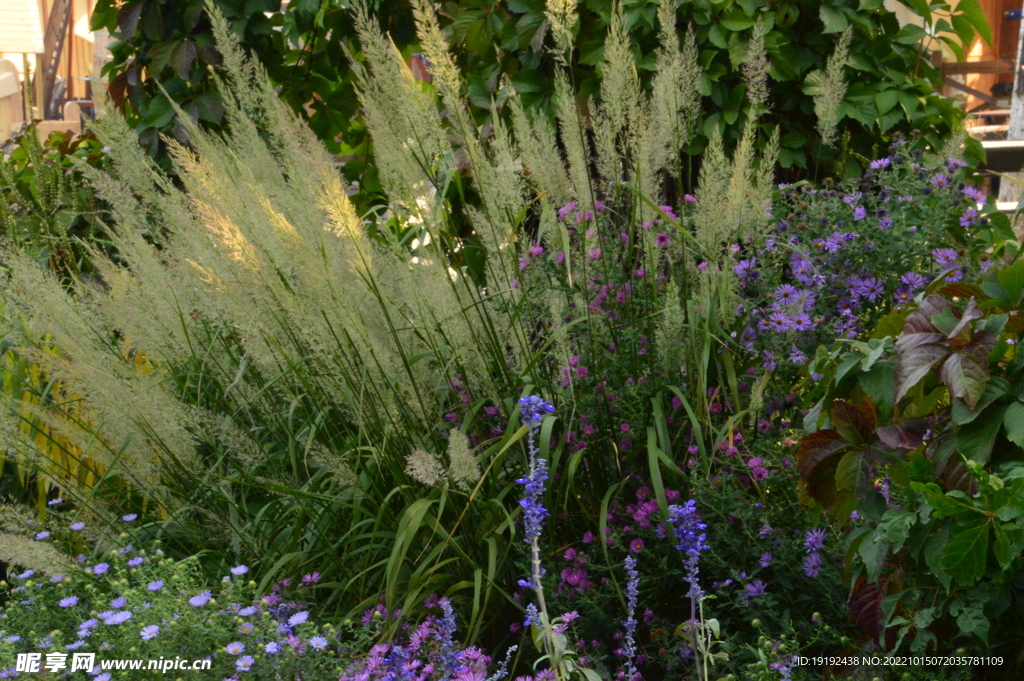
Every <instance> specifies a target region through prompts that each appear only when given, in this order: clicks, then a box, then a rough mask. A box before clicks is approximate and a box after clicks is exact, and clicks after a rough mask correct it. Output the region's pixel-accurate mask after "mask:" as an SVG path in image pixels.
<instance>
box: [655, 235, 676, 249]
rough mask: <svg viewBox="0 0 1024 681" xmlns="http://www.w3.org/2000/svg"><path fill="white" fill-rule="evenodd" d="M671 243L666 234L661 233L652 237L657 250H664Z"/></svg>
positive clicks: (670, 238)
mask: <svg viewBox="0 0 1024 681" xmlns="http://www.w3.org/2000/svg"><path fill="white" fill-rule="evenodd" d="M670 243H672V237H670V236H669V235H668V233H667V232H662V233H661V234H659V235H658V236H656V237H654V245H655V246H657V247H658V248H665V247H666V246H668V245H669V244H670Z"/></svg>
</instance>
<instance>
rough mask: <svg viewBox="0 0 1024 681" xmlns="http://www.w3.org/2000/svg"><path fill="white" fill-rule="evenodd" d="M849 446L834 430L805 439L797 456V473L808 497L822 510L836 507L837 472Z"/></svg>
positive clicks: (820, 431) (812, 434)
mask: <svg viewBox="0 0 1024 681" xmlns="http://www.w3.org/2000/svg"><path fill="white" fill-rule="evenodd" d="M849 450H850V445H849V443H847V442H846V441H845V440H844V439H843V438H842V436H840V434H839V433H838V432H837V431H835V430H831V429H829V430H819V431H817V432H815V433H810V434H809V435H805V436H804V438H803V439H802V440H801V441H800V449H799V451H798V452H797V470H798V472H799V473H800V480H801V482H802V483H803V488H804V490H805V491H806V492H807V494H808V495H809V496H810V497H811V498H812V499H814V500H815V501H817V502H818V503H819V504H821V505H822V506H824V507H825V508H832V506H833V505H834V504H835V501H836V496H837V490H836V468H837V467H838V466H839V461H840V459H842V457H843V455H844V454H845V453H846V452H848V451H849Z"/></svg>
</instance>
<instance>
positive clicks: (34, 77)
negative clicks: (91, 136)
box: [0, 0, 106, 142]
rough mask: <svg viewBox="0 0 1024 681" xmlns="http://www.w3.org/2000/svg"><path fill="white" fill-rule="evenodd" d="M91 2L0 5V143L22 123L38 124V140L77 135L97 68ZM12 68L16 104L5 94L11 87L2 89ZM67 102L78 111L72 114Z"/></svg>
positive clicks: (21, 0)
mask: <svg viewBox="0 0 1024 681" xmlns="http://www.w3.org/2000/svg"><path fill="white" fill-rule="evenodd" d="M94 2H95V0H0V63H5V64H7V65H8V66H5V67H3V68H0V92H2V93H5V94H4V95H0V142H2V141H3V140H4V139H6V138H7V137H8V136H9V134H10V132H11V131H12V130H16V129H18V128H20V125H21V122H22V121H24V120H39V121H42V122H41V123H40V125H39V130H40V134H49V131H50V130H51V129H53V130H72V131H75V132H79V131H81V118H80V114H81V113H82V112H83V111H84V112H87V113H88V114H89V115H91V114H92V111H93V107H92V95H93V92H92V80H91V77H92V76H93V74H94V72H95V65H96V64H97V62H98V60H97V59H96V54H95V45H94V44H95V36H94V34H93V33H92V31H91V30H90V29H89V16H90V14H91V12H92V8H93V4H94ZM103 42H104V45H103V47H104V48H105V47H106V40H105V39H104V40H103ZM99 61H100V63H102V60H99ZM11 67H13V70H14V73H15V75H16V78H17V83H18V90H19V93H18V98H17V102H15V101H14V96H13V94H11V93H9V92H8V90H9V89H10V84H6V85H5V81H6V80H7V78H6V77H5V76H4V74H6V73H9V72H10V70H11ZM4 69H6V70H4ZM68 102H77V103H79V104H81V105H82V106H81V107H77V108H76V107H73V108H74V111H71V110H70V109H67V107H66V106H65V104H67V103H68ZM19 108H20V110H21V111H20V113H17V112H18V109H19ZM51 121H52V123H51Z"/></svg>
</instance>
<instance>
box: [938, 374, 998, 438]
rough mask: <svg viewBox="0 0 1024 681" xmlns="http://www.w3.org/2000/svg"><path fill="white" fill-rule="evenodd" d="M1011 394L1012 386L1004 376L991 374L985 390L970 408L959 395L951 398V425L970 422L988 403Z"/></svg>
mask: <svg viewBox="0 0 1024 681" xmlns="http://www.w3.org/2000/svg"><path fill="white" fill-rule="evenodd" d="M1012 394H1013V386H1012V385H1011V384H1010V382H1009V381H1007V380H1006V379H1005V378H1002V377H1000V376H993V377H991V378H990V379H989V382H988V383H987V384H986V385H985V392H983V393H982V394H981V399H979V400H978V403H977V404H976V405H974V408H973V409H971V408H970V407H968V406H967V403H966V402H964V401H963V400H962V399H960V398H959V397H954V398H953V408H952V410H951V414H952V418H953V425H954V426H962V425H964V424H966V423H970V422H971V421H973V420H974V419H976V418H978V416H979V415H980V414H981V412H983V411H985V408H986V407H988V405H990V404H992V403H993V402H995V401H996V400H998V399H999V398H1000V397H1004V396H1006V395H1012Z"/></svg>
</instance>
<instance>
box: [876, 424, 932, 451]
mask: <svg viewBox="0 0 1024 681" xmlns="http://www.w3.org/2000/svg"><path fill="white" fill-rule="evenodd" d="M927 431H928V420H927V419H925V418H921V417H917V418H909V419H904V420H903V421H900V422H899V423H893V424H890V425H888V426H883V427H881V428H879V429H878V430H876V431H875V432H876V433H877V434H878V439H880V440H881V441H882V442H884V443H885V444H886V445H888V446H890V447H892V448H893V449H917V448H918V446H920V444H921V442H923V440H924V434H925V433H926V432H927Z"/></svg>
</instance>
